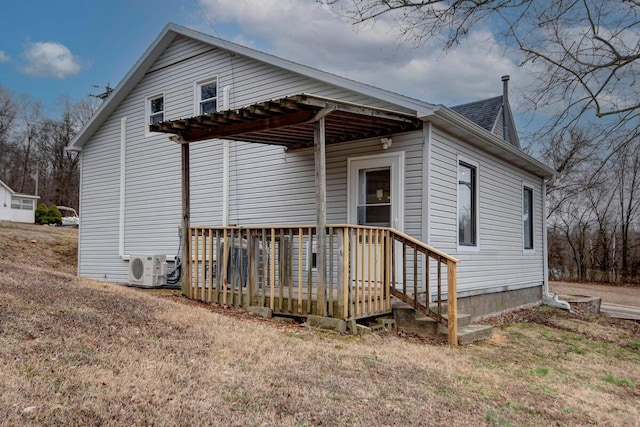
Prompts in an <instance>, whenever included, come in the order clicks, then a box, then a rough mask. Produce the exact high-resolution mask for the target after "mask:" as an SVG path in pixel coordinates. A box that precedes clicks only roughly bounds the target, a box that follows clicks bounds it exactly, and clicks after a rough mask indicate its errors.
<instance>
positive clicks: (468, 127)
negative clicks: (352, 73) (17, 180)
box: [67, 23, 555, 177]
mask: <svg viewBox="0 0 640 427" xmlns="http://www.w3.org/2000/svg"><path fill="white" fill-rule="evenodd" d="M178 36H183V37H187V38H191V39H193V40H197V41H200V42H202V43H205V44H208V45H210V46H213V47H217V48H219V49H222V50H225V51H228V52H231V53H235V54H238V55H243V56H245V57H248V58H251V59H254V60H256V61H260V62H263V63H267V64H270V65H273V66H275V67H278V68H283V69H286V70H288V71H292V72H295V73H298V74H301V75H304V76H307V77H310V78H314V79H316V80H319V81H321V82H324V83H327V84H331V85H333V86H336V87H340V88H343V89H347V90H350V91H353V92H356V93H359V94H362V95H365V96H368V97H371V98H376V99H378V100H381V101H384V102H387V103H389V104H393V105H396V106H398V107H399V109H400V110H401V109H404V110H405V111H406V110H409V111H411V112H412V114H415V117H417V118H419V119H421V120H425V121H427V120H428V121H433V122H434V123H437V124H438V123H439V124H444V123H447V125H454V126H457V125H460V126H462V128H461V129H458V130H452V132H453V133H454V134H456V135H458V136H463V137H465V138H472V139H479V140H480V141H476V142H474V145H476V146H478V147H480V148H483V149H485V150H486V151H488V152H490V153H492V154H494V155H497V156H499V157H502V158H504V159H506V160H508V161H510V160H513V159H515V160H517V161H516V162H515V163H514V164H516V165H518V166H519V167H521V168H523V169H524V170H527V171H529V172H531V173H534V174H535V175H537V176H541V177H552V176H553V175H554V174H555V171H553V170H552V169H550V168H549V167H547V166H546V165H544V164H543V163H541V162H539V161H538V160H536V159H534V158H533V157H531V156H529V155H527V154H526V153H524V152H523V151H522V150H520V149H519V148H518V144H513V145H512V144H510V143H509V142H506V141H504V140H503V139H502V138H498V137H497V136H495V135H494V134H492V133H491V130H487V129H486V128H485V127H483V125H482V124H479V123H478V122H477V121H476V120H474V119H469V118H467V117H465V116H464V115H462V114H460V113H459V112H456V111H455V110H452V109H449V108H447V107H445V106H443V105H435V104H431V103H428V102H424V101H420V100H417V99H414V98H411V97H408V96H404V95H400V94H397V93H394V92H390V91H387V90H384V89H380V88H377V87H374V86H370V85H367V84H364V83H360V82H357V81H355V80H351V79H347V78H344V77H340V76H337V75H335V74H331V73H327V72H324V71H320V70H318V69H316V68H312V67H308V66H306V65H301V64H298V63H295V62H292V61H288V60H286V59H282V58H279V57H277V56H273V55H270V54H268V53H264V52H260V51H257V50H254V49H251V48H248V47H245V46H241V45H238V44H235V43H232V42H229V41H226V40H222V39H219V38H217V37H213V36H210V35H207V34H203V33H200V32H198V31H195V30H192V29H189V28H186V27H182V26H179V25H176V24H173V23H169V24H167V25H166V26H165V27H164V29H163V30H162V32H161V33H160V34H159V35H158V37H157V38H156V39H155V40H154V41H153V43H151V45H150V46H149V47H148V48H147V50H146V51H145V53H144V54H143V55H142V57H140V59H138V61H137V62H136V63H135V64H134V66H133V68H131V70H130V71H129V72H128V73H127V74H126V75H125V76H124V78H123V79H122V80H121V81H120V83H118V85H117V86H116V87H115V89H114V90H113V92H111V94H110V96H109V97H108V98H107V99H106V100H105V101H104V102H103V103H102V104H101V106H100V107H99V108H98V110H97V111H96V113H95V114H94V115H93V116H92V117H91V119H90V120H89V122H88V123H87V124H86V125H85V127H84V128H83V129H82V130H81V131H80V132H79V133H78V135H76V137H75V138H74V139H73V141H71V143H70V144H69V145H68V146H67V149H68V150H71V151H82V147H83V146H84V145H85V144H86V143H87V142H88V141H89V140H90V139H91V137H92V136H93V135H94V133H95V132H97V131H98V129H99V128H100V126H102V124H103V123H104V122H105V121H106V120H107V118H108V117H109V116H110V115H111V114H112V113H113V112H114V111H115V110H116V108H117V107H118V106H119V105H120V103H121V102H122V101H123V100H124V99H125V98H126V97H127V96H128V95H129V93H130V92H131V91H132V90H133V89H134V88H135V87H136V85H137V84H138V83H139V82H140V81H141V80H142V79H143V78H144V76H145V74H146V73H147V71H149V69H150V68H151V66H152V65H153V64H154V63H155V61H156V60H157V59H158V58H159V57H160V56H161V55H162V54H163V53H164V51H165V50H166V49H167V48H168V47H169V45H170V44H171V43H172V42H173V41H174V40H175V39H176V37H178ZM500 98H501V97H500ZM265 101H266V100H265ZM483 102H484V101H479V103H480V104H482V103H483ZM471 104H474V103H471ZM460 107H462V106H460ZM506 107H507V109H508V107H509V106H508V102H507V104H506ZM474 110H475V109H474ZM487 111H493V110H492V109H488V110H487ZM505 116H506V117H508V118H509V120H511V124H512V125H513V118H512V116H511V112H510V109H509V112H508V114H507V115H505ZM494 117H497V116H494ZM450 130H451V129H450ZM509 135H510V136H511V135H515V140H516V141H517V135H516V133H515V127H514V126H510V129H509ZM510 139H511V141H514V139H513V138H510ZM478 142H480V143H478ZM485 144H486V146H485Z"/></svg>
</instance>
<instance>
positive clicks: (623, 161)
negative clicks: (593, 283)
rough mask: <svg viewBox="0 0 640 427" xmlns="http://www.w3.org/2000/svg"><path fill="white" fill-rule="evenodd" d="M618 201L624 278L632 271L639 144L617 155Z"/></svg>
mask: <svg viewBox="0 0 640 427" xmlns="http://www.w3.org/2000/svg"><path fill="white" fill-rule="evenodd" d="M616 163H617V170H616V175H617V178H618V186H617V193H618V203H619V205H620V206H619V211H618V212H619V215H620V244H621V247H620V251H621V253H620V262H621V270H622V275H623V278H624V279H627V278H630V277H631V276H632V275H633V273H632V271H631V266H632V264H633V261H632V260H631V259H630V257H631V253H632V251H633V246H634V245H635V243H634V242H633V240H635V239H634V238H633V237H634V235H635V234H637V233H634V232H633V225H634V223H636V221H637V220H638V218H639V216H640V145H636V146H635V147H632V146H628V147H626V149H625V150H624V151H621V152H620V153H619V155H618V156H617V162H616Z"/></svg>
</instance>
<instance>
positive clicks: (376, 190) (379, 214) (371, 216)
mask: <svg viewBox="0 0 640 427" xmlns="http://www.w3.org/2000/svg"><path fill="white" fill-rule="evenodd" d="M357 209H358V225H373V226H380V227H389V226H391V168H390V167H386V168H380V169H360V170H359V171H358V205H357Z"/></svg>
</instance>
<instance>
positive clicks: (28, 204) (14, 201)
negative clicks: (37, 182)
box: [11, 197, 33, 211]
mask: <svg viewBox="0 0 640 427" xmlns="http://www.w3.org/2000/svg"><path fill="white" fill-rule="evenodd" d="M11 209H23V210H26V211H28V210H33V200H31V199H19V198H17V197H14V198H11Z"/></svg>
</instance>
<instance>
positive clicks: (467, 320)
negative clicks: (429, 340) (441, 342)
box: [438, 313, 471, 334]
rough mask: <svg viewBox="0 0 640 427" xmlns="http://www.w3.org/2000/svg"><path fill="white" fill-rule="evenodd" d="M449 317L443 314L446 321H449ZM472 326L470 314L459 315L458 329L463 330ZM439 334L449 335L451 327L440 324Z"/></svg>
mask: <svg viewBox="0 0 640 427" xmlns="http://www.w3.org/2000/svg"><path fill="white" fill-rule="evenodd" d="M448 316H449V315H448V314H443V315H442V317H444V318H445V319H447V320H449V317H448ZM470 324H471V315H470V314H464V313H458V329H460V328H463V327H465V326H468V325H470ZM438 333H440V334H448V333H449V327H448V326H445V325H441V324H438Z"/></svg>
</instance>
